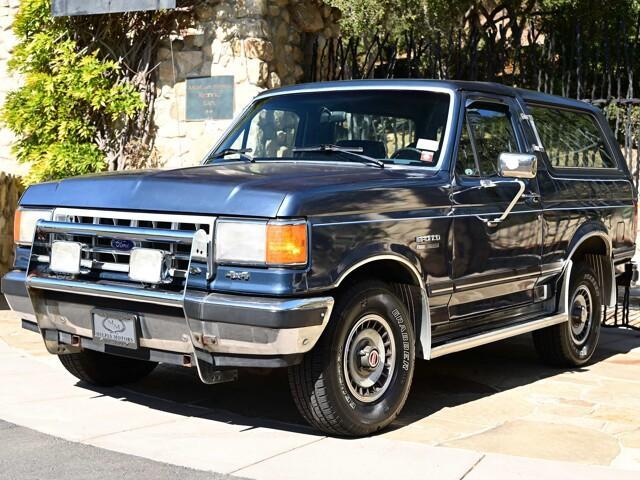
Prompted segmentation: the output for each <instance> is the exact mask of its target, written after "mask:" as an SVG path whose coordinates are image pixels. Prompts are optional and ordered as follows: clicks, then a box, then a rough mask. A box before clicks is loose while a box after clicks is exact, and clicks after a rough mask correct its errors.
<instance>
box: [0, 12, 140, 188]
mask: <svg viewBox="0 0 640 480" xmlns="http://www.w3.org/2000/svg"><path fill="white" fill-rule="evenodd" d="M50 12H51V5H50V0H22V3H21V5H20V9H19V12H18V15H17V16H16V19H15V22H14V26H13V29H14V32H15V34H16V36H17V37H18V40H19V43H18V45H17V47H16V48H15V50H14V52H13V56H12V59H11V61H10V64H9V66H10V68H11V69H12V70H13V71H15V72H17V73H19V74H22V75H23V78H24V82H23V85H22V86H21V87H19V88H18V89H16V90H14V91H12V92H10V93H9V94H8V95H7V99H6V102H5V105H4V107H3V109H2V112H1V118H2V120H3V121H4V122H5V123H6V124H7V126H8V127H9V128H10V129H11V130H13V131H14V132H15V133H16V135H17V136H18V141H17V143H16V146H15V153H16V155H17V158H18V161H20V162H26V163H29V164H30V166H31V169H30V172H29V175H28V177H27V182H28V183H32V182H40V181H45V180H52V179H57V178H63V177H68V176H73V175H80V174H85V173H92V172H99V171H102V170H105V169H106V168H107V159H106V155H105V149H104V147H103V145H104V144H105V143H107V142H108V141H109V138H112V137H113V136H114V135H117V133H118V130H119V129H121V128H123V125H124V124H125V123H126V120H127V119H128V118H131V117H132V116H133V115H135V113H136V112H137V111H138V110H139V109H140V108H142V107H143V100H142V98H141V96H140V94H139V92H138V91H137V90H136V88H135V87H134V86H133V85H132V84H131V83H129V82H127V81H125V80H123V79H122V76H121V75H119V71H120V67H119V65H118V63H117V62H115V61H111V60H104V59H102V58H101V56H100V52H99V50H93V51H89V50H88V49H87V48H80V47H79V46H78V43H77V41H76V40H75V39H74V34H73V30H72V29H71V28H69V25H68V21H67V20H66V19H58V18H53V17H52V16H51V14H50Z"/></svg>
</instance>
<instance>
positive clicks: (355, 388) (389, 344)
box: [289, 281, 415, 436]
mask: <svg viewBox="0 0 640 480" xmlns="http://www.w3.org/2000/svg"><path fill="white" fill-rule="evenodd" d="M414 363H415V336H414V331H413V326H412V322H411V317H410V316H409V313H408V311H407V308H406V306H405V305H404V304H403V303H402V302H401V301H400V300H399V299H398V297H397V296H396V295H395V294H394V293H393V292H392V291H391V289H390V288H389V286H387V285H386V284H384V283H382V282H378V281H368V282H363V283H359V284H356V285H354V286H353V287H351V288H350V289H349V290H347V291H346V292H344V294H343V295H341V296H340V297H339V298H338V300H337V302H336V306H335V308H334V310H333V313H332V315H331V319H330V322H329V326H328V327H327V329H326V331H325V332H324V334H323V336H322V337H321V338H320V340H319V341H318V343H317V344H316V346H315V347H314V349H313V350H311V351H310V352H308V353H307V354H306V355H305V356H304V358H303V361H302V363H301V364H299V365H296V366H293V367H290V368H289V385H290V386H291V392H292V395H293V398H294V400H295V403H296V405H297V407H298V409H299V410H300V413H301V414H302V416H303V417H304V418H305V419H306V420H307V422H309V423H310V424H311V425H312V426H314V427H316V428H317V429H319V430H322V431H323V432H326V433H329V434H332V435H342V436H362V435H368V434H370V433H373V432H376V431H378V430H381V429H382V428H384V427H386V426H387V425H389V424H390V423H391V422H392V421H393V420H394V419H395V418H396V416H397V415H398V413H399V412H400V410H401V409H402V407H403V406H404V404H405V401H406V399H407V396H408V394H409V389H410V387H411V380H412V378H413V370H414Z"/></svg>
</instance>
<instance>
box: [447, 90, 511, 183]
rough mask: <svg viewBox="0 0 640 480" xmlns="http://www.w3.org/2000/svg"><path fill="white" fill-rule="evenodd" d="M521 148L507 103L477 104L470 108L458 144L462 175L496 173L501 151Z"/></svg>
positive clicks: (459, 166) (483, 175)
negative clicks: (505, 104) (504, 104)
mask: <svg viewBox="0 0 640 480" xmlns="http://www.w3.org/2000/svg"><path fill="white" fill-rule="evenodd" d="M517 151H518V142H517V140H516V135H515V132H514V130H513V122H512V121H511V114H510V112H509V108H508V107H507V106H503V105H499V104H492V103H474V104H472V105H471V106H469V107H467V109H466V110H465V119H464V125H463V129H462V134H461V135H460V143H459V145H458V159H457V162H456V173H457V174H458V175H461V176H466V177H491V176H495V175H497V174H498V157H499V156H500V154H501V153H504V152H517Z"/></svg>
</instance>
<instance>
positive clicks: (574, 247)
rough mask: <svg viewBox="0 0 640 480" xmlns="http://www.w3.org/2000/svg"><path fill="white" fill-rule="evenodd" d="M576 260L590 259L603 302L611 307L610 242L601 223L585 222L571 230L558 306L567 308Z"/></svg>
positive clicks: (612, 270)
mask: <svg viewBox="0 0 640 480" xmlns="http://www.w3.org/2000/svg"><path fill="white" fill-rule="evenodd" d="M576 262H586V263H589V264H590V265H591V266H592V267H593V269H594V270H595V272H596V274H597V275H598V278H599V280H600V281H601V288H602V298H603V303H604V304H605V305H607V306H609V307H613V306H615V304H616V301H617V298H616V297H617V295H616V293H617V292H616V274H615V267H614V265H613V245H612V242H611V238H610V237H609V234H608V232H607V230H606V228H605V227H604V226H603V225H600V224H586V225H584V226H583V227H581V228H580V229H578V231H577V232H576V233H575V234H574V236H573V238H572V239H571V242H570V243H569V247H568V248H567V255H566V258H565V261H564V267H563V275H562V276H561V278H562V288H561V298H560V304H559V308H560V309H561V311H566V308H567V302H568V298H567V295H568V294H569V281H570V278H571V270H572V267H573V264H574V263H576Z"/></svg>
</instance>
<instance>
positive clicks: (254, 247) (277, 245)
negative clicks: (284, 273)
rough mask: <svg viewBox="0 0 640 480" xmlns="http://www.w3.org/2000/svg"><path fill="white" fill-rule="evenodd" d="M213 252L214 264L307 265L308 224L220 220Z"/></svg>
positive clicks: (303, 222)
mask: <svg viewBox="0 0 640 480" xmlns="http://www.w3.org/2000/svg"><path fill="white" fill-rule="evenodd" d="M215 251H216V262H217V263H230V264H238V265H268V266H296V265H298V266H299V265H306V263H307V258H308V257H307V222H306V221H304V220H292V221H288V220H282V221H281V220H273V221H270V222H266V221H240V220H219V221H218V222H217V224H216V248H215Z"/></svg>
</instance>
